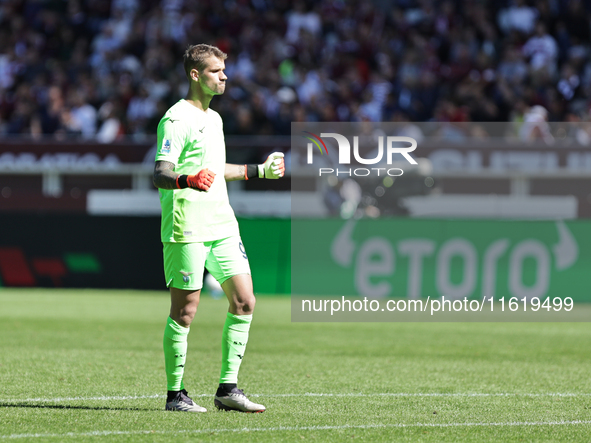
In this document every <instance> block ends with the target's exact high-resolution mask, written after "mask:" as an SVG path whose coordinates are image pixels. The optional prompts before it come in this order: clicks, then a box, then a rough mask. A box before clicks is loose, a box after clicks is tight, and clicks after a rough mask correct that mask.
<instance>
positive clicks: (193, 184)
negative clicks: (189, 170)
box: [176, 168, 215, 191]
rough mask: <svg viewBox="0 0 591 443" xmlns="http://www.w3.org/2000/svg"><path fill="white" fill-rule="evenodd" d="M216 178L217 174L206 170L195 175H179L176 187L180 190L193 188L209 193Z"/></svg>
mask: <svg viewBox="0 0 591 443" xmlns="http://www.w3.org/2000/svg"><path fill="white" fill-rule="evenodd" d="M214 178H215V173H214V172H213V171H210V170H209V169H207V168H205V169H202V170H201V171H199V172H198V173H197V174H195V175H179V176H178V177H177V179H176V185H177V187H178V188H179V189H183V188H193V189H197V190H199V191H209V188H210V186H211V185H212V184H213V179H214Z"/></svg>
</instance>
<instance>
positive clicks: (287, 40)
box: [0, 0, 591, 143]
mask: <svg viewBox="0 0 591 443" xmlns="http://www.w3.org/2000/svg"><path fill="white" fill-rule="evenodd" d="M590 12H591V2H586V1H582V0H497V1H493V0H441V1H439V0H390V1H388V0H375V1H369V0H350V1H349V0H347V1H344V0H321V1H302V0H296V1H288V0H225V1H214V0H142V1H140V0H111V1H107V0H104V1H96V0H67V1H66V0H0V135H3V136H6V135H13V134H29V135H30V136H33V137H41V136H44V135H47V136H51V137H54V138H57V139H65V138H68V137H71V136H77V137H81V138H83V139H93V138H96V139H98V140H99V141H101V142H105V143H108V142H111V141H113V140H116V139H117V138H119V137H124V136H132V137H134V138H136V139H142V138H143V137H146V136H148V135H151V134H154V133H155V132H156V128H157V125H158V122H159V120H160V118H161V116H162V114H163V113H164V112H165V111H166V109H167V108H168V107H169V106H170V105H172V104H173V103H174V102H176V101H177V100H178V99H179V98H182V97H184V96H185V94H186V91H187V84H188V83H187V80H186V78H185V74H184V71H183V68H182V55H183V52H184V50H185V48H186V47H187V45H188V44H195V43H209V44H213V45H216V46H218V47H220V48H221V49H222V50H223V51H225V52H226V53H228V59H227V60H226V74H227V75H228V78H229V80H228V88H227V90H226V94H225V96H224V98H223V99H215V100H214V101H213V102H212V107H213V108H214V109H216V110H217V111H218V112H220V113H221V114H222V117H223V119H224V125H225V132H226V134H228V135H256V134H265V135H266V134H276V135H286V134H289V132H290V123H291V122H292V121H343V122H348V121H414V122H423V121H437V122H447V121H449V122H483V121H514V122H519V121H523V120H524V119H525V120H527V119H528V116H530V117H531V115H533V114H535V115H534V117H536V118H538V117H540V116H543V118H544V119H545V120H549V121H589V109H590V106H591V58H590V54H591V52H590V50H591V41H590V27H591V13H590Z"/></svg>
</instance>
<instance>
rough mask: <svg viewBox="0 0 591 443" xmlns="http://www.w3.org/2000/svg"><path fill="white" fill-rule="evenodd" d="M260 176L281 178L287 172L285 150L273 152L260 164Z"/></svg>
mask: <svg viewBox="0 0 591 443" xmlns="http://www.w3.org/2000/svg"><path fill="white" fill-rule="evenodd" d="M258 169H259V178H271V179H276V178H281V177H283V175H284V174H285V160H284V159H283V152H273V153H272V154H271V155H270V156H269V157H267V160H265V163H263V164H262V165H258Z"/></svg>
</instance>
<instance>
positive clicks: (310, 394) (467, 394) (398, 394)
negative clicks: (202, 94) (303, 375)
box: [0, 392, 591, 403]
mask: <svg viewBox="0 0 591 443" xmlns="http://www.w3.org/2000/svg"><path fill="white" fill-rule="evenodd" d="M248 395H249V397H588V396H591V393H587V392H578V393H575V392H542V393H517V392H499V393H494V392H492V393H478V392H463V393H462V392H459V393H453V392H452V393H445V392H433V393H429V392H426V393H421V392H391V393H390V392H382V393H374V394H365V393H357V392H346V393H337V394H330V393H314V392H306V393H303V394H248ZM211 396H212V394H191V397H195V398H197V397H211ZM165 397H166V395H159V394H152V395H128V396H113V397H107V396H100V397H57V398H24V399H23V398H5V399H0V402H7V403H14V402H64V401H109V400H140V399H145V398H165Z"/></svg>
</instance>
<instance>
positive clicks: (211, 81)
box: [198, 55, 228, 95]
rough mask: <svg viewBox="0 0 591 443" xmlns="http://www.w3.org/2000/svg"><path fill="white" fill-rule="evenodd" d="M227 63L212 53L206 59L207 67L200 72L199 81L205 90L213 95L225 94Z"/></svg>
mask: <svg viewBox="0 0 591 443" xmlns="http://www.w3.org/2000/svg"><path fill="white" fill-rule="evenodd" d="M224 69H226V64H225V63H224V61H223V60H221V59H219V58H217V57H216V56H214V55H210V56H209V58H207V59H206V60H205V68H204V69H203V70H202V71H201V72H199V73H198V75H199V83H200V84H201V88H203V90H204V91H206V92H209V93H211V94H213V95H220V94H223V93H224V91H225V90H226V79H227V78H228V77H226V74H224Z"/></svg>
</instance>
